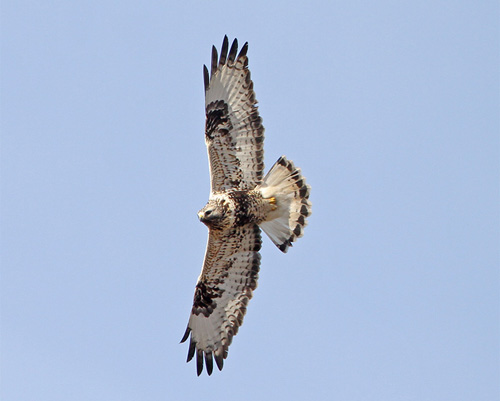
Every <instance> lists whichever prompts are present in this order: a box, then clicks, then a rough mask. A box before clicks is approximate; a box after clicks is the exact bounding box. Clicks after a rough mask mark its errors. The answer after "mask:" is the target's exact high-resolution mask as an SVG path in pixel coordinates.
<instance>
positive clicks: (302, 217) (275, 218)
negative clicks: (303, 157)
mask: <svg viewBox="0 0 500 401" xmlns="http://www.w3.org/2000/svg"><path fill="white" fill-rule="evenodd" d="M247 50H248V43H245V45H244V46H243V47H242V49H241V51H240V52H239V53H238V41H237V40H236V39H235V40H234V41H233V43H232V45H231V48H229V43H228V39H227V36H225V37H224V41H223V43H222V49H221V54H220V57H219V56H218V54H217V49H216V48H215V46H214V47H212V65H211V69H210V73H209V71H208V69H207V67H206V66H203V75H204V81H205V111H206V122H205V143H206V145H207V150H208V160H209V165H210V181H211V192H210V197H209V200H208V203H207V204H206V206H205V207H204V208H203V209H201V210H200V211H199V213H198V217H199V219H200V220H201V221H202V222H203V223H204V224H205V225H206V226H207V227H208V243H207V249H206V253H205V259H204V262H203V268H202V271H201V274H200V276H199V278H198V281H197V284H196V288H195V293H194V301H193V307H192V309H191V315H190V317H189V322H188V326H187V329H186V332H185V334H184V337H183V338H182V340H181V342H184V341H186V340H187V339H188V338H189V337H190V335H191V338H190V344H189V351H188V357H187V361H188V362H189V361H190V360H191V359H192V358H193V357H194V356H195V355H196V362H197V363H196V365H197V373H198V376H199V375H200V374H201V372H202V371H203V365H204V363H205V366H206V370H207V373H208V374H209V375H211V374H212V371H213V359H215V362H216V364H217V367H218V368H219V370H222V366H223V362H224V359H225V358H226V357H227V353H228V347H229V345H230V344H231V341H232V339H233V336H234V335H236V333H237V332H238V328H239V327H240V326H241V324H242V323H243V316H244V315H245V312H246V309H247V305H248V301H249V300H250V298H252V292H253V290H255V288H256V287H257V278H258V273H259V267H260V253H259V250H260V248H261V243H262V241H261V235H260V229H262V230H264V232H265V233H266V234H267V235H268V236H269V238H270V239H271V241H273V243H274V244H275V245H276V246H277V247H278V248H279V249H280V250H281V251H282V252H287V250H288V248H289V247H290V246H292V242H294V241H295V240H296V239H297V238H299V237H301V236H302V234H303V232H304V227H305V226H306V224H307V221H306V218H307V217H308V216H310V215H311V202H310V201H309V192H310V187H309V185H307V184H306V182H305V179H304V177H303V176H302V175H301V171H300V169H298V168H296V167H295V166H294V164H293V163H292V161H290V160H287V159H286V157H284V156H282V157H280V158H279V159H278V161H277V162H276V163H275V164H274V166H273V167H272V168H271V170H270V171H269V172H268V173H267V175H266V176H265V177H264V174H263V171H264V150H263V146H264V127H263V126H262V119H261V118H260V116H259V113H258V110H257V106H256V103H257V101H256V100H255V93H254V90H253V82H252V80H251V79H250V71H249V70H248V58H247V55H246V54H247Z"/></svg>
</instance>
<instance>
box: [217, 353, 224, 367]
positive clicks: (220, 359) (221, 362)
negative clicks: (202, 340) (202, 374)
mask: <svg viewBox="0 0 500 401" xmlns="http://www.w3.org/2000/svg"><path fill="white" fill-rule="evenodd" d="M215 363H216V364H217V367H218V368H219V370H222V368H223V367H224V357H223V356H222V354H215Z"/></svg>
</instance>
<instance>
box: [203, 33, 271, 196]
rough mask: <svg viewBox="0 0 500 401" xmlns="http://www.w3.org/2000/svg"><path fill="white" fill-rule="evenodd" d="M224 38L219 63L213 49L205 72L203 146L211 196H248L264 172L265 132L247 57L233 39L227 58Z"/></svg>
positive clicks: (259, 181) (246, 45)
mask: <svg viewBox="0 0 500 401" xmlns="http://www.w3.org/2000/svg"><path fill="white" fill-rule="evenodd" d="M228 47H229V46H228V39H227V36H225V37H224V41H223V44H222V50H221V55H220V58H219V57H218V54H217V49H216V48H215V47H213V48H212V65H211V71H210V75H209V72H208V69H207V67H206V66H204V81H205V111H206V123H205V142H206V144H207V150H208V158H209V165H210V181H211V189H212V192H220V191H225V190H228V189H233V190H250V189H253V188H255V186H256V185H258V184H260V183H261V181H262V177H263V170H264V151H263V146H264V127H263V126H262V119H261V118H260V116H259V113H258V109H257V106H256V103H257V101H256V100H255V93H254V91H253V82H252V80H251V78H250V71H249V70H248V58H247V56H246V53H247V49H248V44H247V43H245V45H244V46H243V48H242V49H241V51H240V53H239V54H238V55H237V56H236V53H237V51H238V41H237V40H236V39H235V40H234V42H233V44H232V46H231V49H230V50H229V53H228Z"/></svg>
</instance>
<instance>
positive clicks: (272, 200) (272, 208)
mask: <svg viewBox="0 0 500 401" xmlns="http://www.w3.org/2000/svg"><path fill="white" fill-rule="evenodd" d="M268 202H269V204H270V205H271V210H273V211H274V210H276V209H277V208H278V206H276V198H275V197H274V196H272V197H270V198H269V199H268Z"/></svg>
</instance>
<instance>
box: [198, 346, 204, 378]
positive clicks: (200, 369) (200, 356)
mask: <svg viewBox="0 0 500 401" xmlns="http://www.w3.org/2000/svg"><path fill="white" fill-rule="evenodd" d="M201 372H203V351H201V350H198V352H196V373H197V374H198V376H199V375H201Z"/></svg>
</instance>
